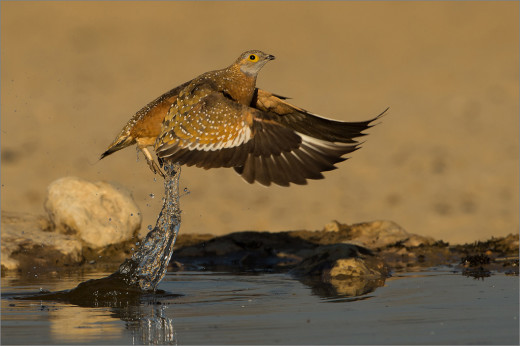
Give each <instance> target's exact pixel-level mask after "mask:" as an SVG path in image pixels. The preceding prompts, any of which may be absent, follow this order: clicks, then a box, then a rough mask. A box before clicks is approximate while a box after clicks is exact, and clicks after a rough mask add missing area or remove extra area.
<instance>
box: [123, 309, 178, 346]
mask: <svg viewBox="0 0 520 346" xmlns="http://www.w3.org/2000/svg"><path fill="white" fill-rule="evenodd" d="M167 308H168V307H167V306H165V305H159V306H154V305H151V306H150V310H149V311H147V313H145V314H144V315H142V316H141V317H140V318H139V319H133V320H129V321H128V324H127V328H128V329H129V330H131V331H132V336H133V344H134V345H135V344H152V345H164V344H168V345H176V344H177V336H176V334H175V329H174V328H173V319H172V318H169V317H167V316H166V314H165V309H167Z"/></svg>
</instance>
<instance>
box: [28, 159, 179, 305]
mask: <svg viewBox="0 0 520 346" xmlns="http://www.w3.org/2000/svg"><path fill="white" fill-rule="evenodd" d="M164 171H165V172H166V178H165V180H164V190H165V197H164V199H163V200H164V203H163V208H162V210H161V212H160V214H159V218H158V219H157V223H156V225H155V227H154V228H153V229H152V230H151V231H150V232H149V233H148V234H147V235H146V237H145V239H144V240H143V241H142V242H140V246H139V247H138V248H137V250H136V251H135V252H134V254H133V255H132V257H131V258H129V259H127V260H125V261H124V262H123V263H122V264H121V265H120V266H119V269H118V270H117V271H116V272H115V273H113V274H111V275H109V276H106V277H104V278H101V279H93V280H88V281H84V282H82V283H80V284H79V285H78V286H77V287H76V288H73V289H70V290H64V291H58V292H40V294H37V295H33V296H26V297H24V298H23V299H27V300H34V299H37V300H59V301H68V302H70V303H73V304H77V305H79V306H112V307H118V306H127V305H128V304H130V305H136V304H139V301H140V299H141V297H142V296H143V294H147V292H150V291H153V292H154V294H155V295H157V294H159V295H161V294H162V295H164V294H165V292H163V291H161V290H157V286H158V285H159V282H161V280H162V279H163V277H164V275H165V274H166V269H167V267H168V263H169V262H170V258H171V256H172V253H173V245H174V244H175V241H176V240H177V234H178V232H179V228H180V225H181V209H180V206H179V199H180V195H179V178H180V174H181V167H180V165H179V164H177V163H171V162H167V163H165V165H164Z"/></svg>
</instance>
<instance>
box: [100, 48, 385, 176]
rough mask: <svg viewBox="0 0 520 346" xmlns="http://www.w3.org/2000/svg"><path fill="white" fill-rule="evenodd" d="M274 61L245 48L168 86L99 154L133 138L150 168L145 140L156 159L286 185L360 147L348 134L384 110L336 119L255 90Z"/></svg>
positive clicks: (353, 134)
mask: <svg viewBox="0 0 520 346" xmlns="http://www.w3.org/2000/svg"><path fill="white" fill-rule="evenodd" d="M273 59H274V57H273V56H272V55H269V54H265V53H263V52H261V51H257V50H254V51H247V52H245V53H243V54H242V55H240V57H239V58H238V59H237V60H236V61H235V62H234V63H233V64H232V65H231V66H229V67H227V68H225V69H222V70H217V71H211V72H207V73H204V74H202V75H200V76H199V77H197V78H195V79H193V80H191V81H189V82H187V83H184V84H183V85H181V86H179V87H177V88H175V89H172V90H170V91H169V92H167V93H165V94H164V95H162V96H160V97H159V98H157V99H156V100H154V101H153V102H151V103H150V104H148V105H147V106H146V107H144V108H143V109H141V110H140V111H139V112H138V113H137V114H136V115H135V116H134V117H133V118H132V119H131V121H130V122H129V123H128V124H127V125H126V126H125V128H124V129H123V131H122V133H121V134H120V136H119V137H118V138H117V139H116V140H115V141H114V142H113V144H112V145H111V146H110V147H109V149H108V150H107V151H106V152H105V153H103V155H102V157H104V156H106V155H109V154H111V153H113V152H115V151H117V150H120V149H122V148H124V147H126V146H129V145H131V144H133V143H137V144H138V148H140V149H141V150H143V152H144V153H145V156H146V157H147V161H148V163H149V165H150V168H151V169H152V170H153V171H154V172H156V173H157V172H160V170H159V169H158V166H157V163H156V162H154V161H153V159H152V158H151V155H150V153H149V152H147V149H146V146H150V145H154V149H155V152H156V154H157V156H158V158H159V161H160V162H161V163H162V162H163V161H164V160H172V161H177V162H179V163H181V164H185V165H188V166H192V165H195V166H197V167H202V168H206V169H209V168H217V167H233V168H234V170H235V171H236V172H237V173H238V174H240V175H241V176H242V177H243V178H244V179H245V180H246V181H247V182H249V183H253V182H255V181H257V182H259V183H261V184H263V185H270V184H271V183H275V184H278V185H282V186H288V185H289V184H290V183H295V184H306V183H307V180H308V179H322V178H323V175H322V172H323V171H328V170H332V169H335V168H336V166H335V164H336V163H338V162H341V161H344V160H345V159H346V158H344V157H343V156H344V155H345V154H347V153H350V152H352V151H354V150H356V149H358V148H359V146H358V143H357V142H356V141H355V138H357V137H361V136H363V135H364V133H362V132H363V131H364V130H366V129H368V128H369V127H371V126H372V125H371V124H372V123H373V122H374V120H376V119H377V118H378V117H379V116H381V115H382V114H383V113H384V112H383V113H381V114H380V115H378V116H377V117H375V118H373V119H370V120H368V121H362V122H341V121H335V120H330V119H326V118H323V117H320V116H317V115H314V114H311V113H309V112H307V111H305V110H304V109H301V108H298V107H296V106H293V105H291V104H289V103H288V102H287V101H286V98H284V97H282V96H279V95H275V94H272V93H269V92H267V91H264V90H261V89H258V88H256V77H257V75H258V72H259V71H260V69H261V68H262V67H263V66H264V65H265V64H266V63H267V62H268V61H269V60H273ZM167 105H168V107H167ZM161 116H162V117H161ZM161 123H162V124H161ZM158 125H160V126H158ZM158 127H160V129H158Z"/></svg>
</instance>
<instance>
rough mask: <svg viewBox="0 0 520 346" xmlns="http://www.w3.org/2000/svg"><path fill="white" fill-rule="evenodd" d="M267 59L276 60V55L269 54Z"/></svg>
mask: <svg viewBox="0 0 520 346" xmlns="http://www.w3.org/2000/svg"><path fill="white" fill-rule="evenodd" d="M266 59H267V60H274V59H275V58H274V55H271V54H269V55H268V56H267V57H266Z"/></svg>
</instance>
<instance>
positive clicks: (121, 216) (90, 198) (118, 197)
mask: <svg viewBox="0 0 520 346" xmlns="http://www.w3.org/2000/svg"><path fill="white" fill-rule="evenodd" d="M44 208H45V210H46V211H47V213H48V215H49V218H50V220H51V222H52V223H53V225H54V226H55V228H56V231H58V232H60V233H62V234H66V235H69V234H75V235H76V237H77V238H79V239H81V240H82V241H83V242H85V244H86V245H87V246H90V247H93V248H100V247H103V246H107V245H110V244H116V243H121V242H124V241H128V240H130V239H131V238H132V237H134V236H135V235H136V234H137V232H138V231H139V228H140V227H141V221H142V217H141V213H140V212H139V208H138V206H137V205H136V204H135V202H134V200H133V198H132V196H131V194H130V192H128V191H127V190H126V189H124V188H122V187H116V186H114V185H112V184H109V183H106V182H95V183H92V182H89V181H86V180H83V179H80V178H76V177H65V178H61V179H58V180H56V181H54V182H52V183H51V184H50V185H49V187H48V188H47V196H46V199H45V204H44Z"/></svg>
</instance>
